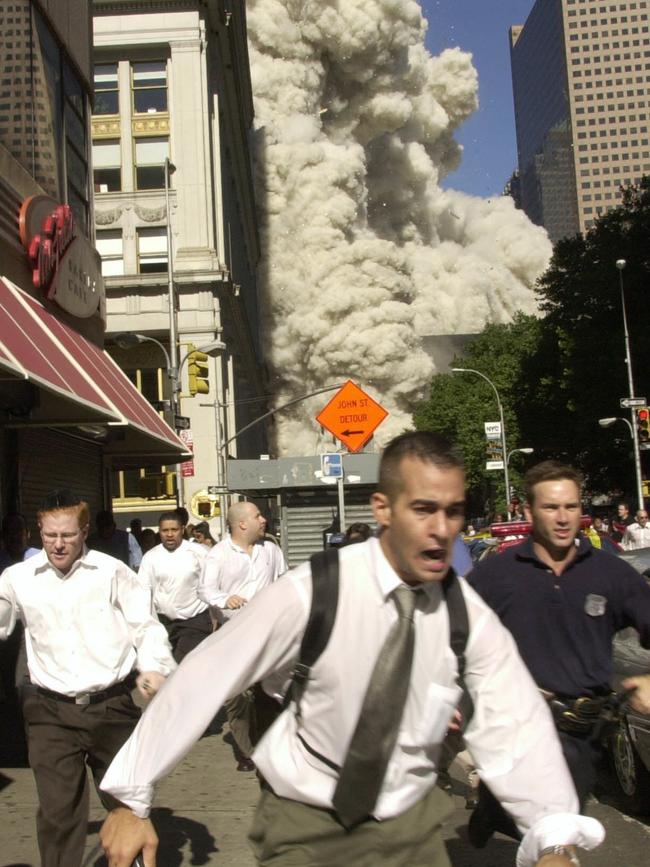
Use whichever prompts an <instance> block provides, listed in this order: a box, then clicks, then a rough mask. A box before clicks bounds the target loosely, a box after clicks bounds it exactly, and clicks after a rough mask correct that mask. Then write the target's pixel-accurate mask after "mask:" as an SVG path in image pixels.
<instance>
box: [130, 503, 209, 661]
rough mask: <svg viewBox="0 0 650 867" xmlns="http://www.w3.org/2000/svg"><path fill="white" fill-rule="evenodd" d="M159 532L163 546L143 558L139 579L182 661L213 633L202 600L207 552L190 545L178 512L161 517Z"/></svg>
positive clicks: (148, 552) (157, 546) (201, 546)
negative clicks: (200, 590) (202, 583)
mask: <svg viewBox="0 0 650 867" xmlns="http://www.w3.org/2000/svg"><path fill="white" fill-rule="evenodd" d="M158 532H159V534H160V545H156V547H155V548H152V549H151V551H147V553H146V554H145V555H144V557H143V558H142V563H141V564H140V569H139V571H138V578H139V579H140V581H141V582H142V583H143V584H145V585H146V586H147V587H148V588H149V589H150V591H151V594H152V598H153V604H154V607H155V609H156V611H157V612H158V615H159V617H160V620H161V621H162V623H163V624H164V625H165V628H166V629H167V633H168V635H169V640H170V642H171V646H172V653H173V654H174V659H175V660H176V662H180V661H181V660H182V659H183V658H184V657H185V656H187V654H188V653H189V652H190V651H191V650H194V648H195V647H196V646H197V645H198V644H200V643H201V642H202V641H203V639H204V638H207V637H208V635H210V634H211V633H212V621H211V619H210V612H209V610H208V604H207V602H204V601H203V600H202V599H201V598H200V597H199V587H200V585H201V581H202V578H203V569H204V567H205V558H206V555H207V549H206V548H205V547H204V546H203V545H199V544H197V543H196V542H188V540H187V539H186V538H185V525H184V524H183V521H182V518H181V516H180V515H179V513H178V511H174V512H165V513H163V514H162V515H161V516H160V518H159V520H158Z"/></svg>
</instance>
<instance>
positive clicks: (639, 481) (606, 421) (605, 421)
mask: <svg viewBox="0 0 650 867" xmlns="http://www.w3.org/2000/svg"><path fill="white" fill-rule="evenodd" d="M617 421H622V422H623V423H624V424H626V425H627V426H628V428H629V431H630V438H631V440H632V447H633V449H634V457H635V460H634V472H635V475H636V486H637V497H638V498H639V508H640V509H643V478H642V475H641V461H640V460H639V450H638V440H637V436H636V427H635V426H634V425H633V424H631V423H630V422H629V421H628V419H626V418H621V417H620V416H609V417H608V418H599V419H598V424H599V425H600V426H601V427H611V426H612V425H613V424H616V422H617Z"/></svg>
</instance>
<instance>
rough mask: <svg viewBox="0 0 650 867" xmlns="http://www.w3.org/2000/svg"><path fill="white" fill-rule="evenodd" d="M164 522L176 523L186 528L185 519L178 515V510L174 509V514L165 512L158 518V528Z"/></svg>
mask: <svg viewBox="0 0 650 867" xmlns="http://www.w3.org/2000/svg"><path fill="white" fill-rule="evenodd" d="M163 521H175V522H176V523H177V524H180V525H181V527H184V526H185V525H184V524H183V519H182V518H181V516H180V515H179V514H178V509H174V511H173V512H163V513H162V515H161V516H160V517H159V518H158V526H160V525H161V524H162V522H163Z"/></svg>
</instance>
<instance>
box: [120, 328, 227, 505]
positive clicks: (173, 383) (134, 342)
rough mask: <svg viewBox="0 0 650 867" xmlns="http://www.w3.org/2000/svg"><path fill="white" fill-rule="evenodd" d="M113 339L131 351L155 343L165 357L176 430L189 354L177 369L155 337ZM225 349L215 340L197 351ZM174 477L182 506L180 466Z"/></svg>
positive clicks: (132, 334) (125, 335)
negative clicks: (182, 378) (182, 381)
mask: <svg viewBox="0 0 650 867" xmlns="http://www.w3.org/2000/svg"><path fill="white" fill-rule="evenodd" d="M113 339H114V340H115V342H116V343H117V345H118V346H120V347H121V348H122V349H132V348H133V347H134V346H138V345H139V344H141V343H155V344H156V346H158V347H159V348H160V350H161V351H162V353H163V355H164V356H165V364H166V370H167V376H168V378H169V383H170V390H171V400H170V406H171V414H172V424H171V426H172V428H173V429H174V430H176V416H177V414H178V392H179V377H180V374H181V371H182V370H183V365H184V364H185V362H186V361H187V359H188V358H189V357H190V354H191V353H189V352H188V353H187V354H186V355H185V356H183V358H182V360H181V363H180V364H179V365H178V367H175V366H173V365H172V359H171V354H170V353H169V352H167V349H166V348H165V346H164V345H163V344H162V343H161V342H160V340H157V339H156V338H155V337H149V335H147V334H139V333H138V332H136V331H124V332H120V333H119V334H116V335H114V338H113ZM225 348H226V344H225V343H224V342H223V340H220V339H217V340H212V341H211V342H210V343H207V344H206V345H205V346H200V347H199V350H198V351H199V352H205V353H206V354H207V355H211V356H215V355H218V354H219V353H220V352H223V350H224V349H225ZM217 436H218V437H219V436H220V431H218V433H217ZM218 441H219V440H218V439H217V442H218ZM217 449H218V455H217V478H219V475H220V466H221V462H220V460H219V456H220V451H221V450H220V447H219V445H217ZM175 476H176V496H177V500H178V505H179V506H182V505H183V490H182V481H181V479H182V476H181V471H180V466H179V465H178V464H177V465H176V470H175Z"/></svg>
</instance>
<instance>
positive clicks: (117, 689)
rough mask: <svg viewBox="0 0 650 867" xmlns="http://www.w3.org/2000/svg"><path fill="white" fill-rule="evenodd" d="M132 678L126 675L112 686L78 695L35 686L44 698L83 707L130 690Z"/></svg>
mask: <svg viewBox="0 0 650 867" xmlns="http://www.w3.org/2000/svg"><path fill="white" fill-rule="evenodd" d="M131 683H132V679H131V678H130V677H127V678H126V679H125V680H121V681H119V683H114V684H113V685H112V686H108V687H106V689H101V690H99V691H98V692H80V693H78V695H64V694H63V693H62V692H54V690H53V689H46V688H45V687H44V686H37V687H36V692H39V693H40V694H41V695H43V696H45V698H52V699H54V700H55V701H62V702H65V703H66V704H76V705H81V706H82V707H85V706H86V705H88V704H99V702H100V701H106V699H109V698H115V696H117V695H124V693H126V692H130V691H131Z"/></svg>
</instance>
